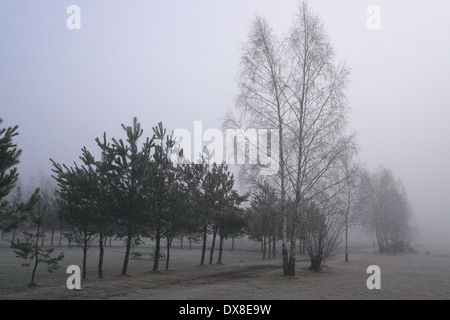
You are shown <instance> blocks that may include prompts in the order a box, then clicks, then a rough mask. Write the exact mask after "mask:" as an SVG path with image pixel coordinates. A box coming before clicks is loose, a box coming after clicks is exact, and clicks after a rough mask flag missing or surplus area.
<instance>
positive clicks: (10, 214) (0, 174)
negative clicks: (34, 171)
mask: <svg viewBox="0 0 450 320" xmlns="http://www.w3.org/2000/svg"><path fill="white" fill-rule="evenodd" d="M2 122H3V120H2V119H0V124H1V123H2ZM18 128H19V127H18V126H17V125H16V126H14V127H8V128H1V129H0V231H2V230H6V231H8V230H11V229H16V228H17V227H18V224H19V223H20V222H21V221H23V213H26V212H30V211H31V210H32V208H33V206H34V204H35V203H36V201H37V197H38V193H39V189H36V191H35V192H34V193H33V195H32V196H31V197H30V199H29V200H28V201H27V202H21V201H19V202H17V203H16V204H15V205H12V204H11V203H10V202H9V201H8V200H6V197H7V196H8V195H9V193H10V192H11V191H12V189H13V188H14V186H15V185H16V183H17V180H18V179H19V173H18V172H17V167H15V166H16V165H17V164H18V163H19V157H20V155H21V154H22V150H21V149H18V148H17V144H15V143H13V138H14V137H16V136H17V135H18V134H19V133H18V131H17V130H18Z"/></svg>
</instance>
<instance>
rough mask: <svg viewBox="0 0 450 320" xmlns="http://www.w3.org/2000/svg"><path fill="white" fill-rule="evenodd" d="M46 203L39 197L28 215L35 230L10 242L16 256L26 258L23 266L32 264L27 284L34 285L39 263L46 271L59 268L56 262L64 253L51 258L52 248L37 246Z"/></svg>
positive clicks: (41, 233) (41, 234)
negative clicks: (22, 239)
mask: <svg viewBox="0 0 450 320" xmlns="http://www.w3.org/2000/svg"><path fill="white" fill-rule="evenodd" d="M46 211H47V208H46V205H45V204H44V203H43V201H42V197H40V198H39V199H38V201H37V204H36V209H35V210H34V211H32V212H31V213H30V215H29V218H30V222H32V223H33V224H34V225H35V227H36V231H35V232H34V233H33V232H24V235H25V240H24V241H21V240H15V241H13V242H11V248H12V249H14V252H15V253H16V257H17V258H22V259H25V260H27V261H28V262H25V263H23V264H22V266H24V267H29V266H30V265H32V264H33V270H32V273H31V282H30V284H29V286H30V287H31V286H35V285H36V283H35V281H34V279H35V275H36V269H37V267H38V265H39V263H44V264H46V265H47V271H48V272H50V273H52V272H53V271H54V270H56V269H58V268H59V265H58V263H59V262H60V261H61V260H62V259H63V258H64V254H63V253H62V252H61V253H60V254H59V255H58V256H57V257H56V258H52V257H51V254H52V253H53V252H54V250H55V249H54V248H49V249H43V248H42V246H39V240H40V238H42V237H44V234H43V232H42V228H43V224H44V220H45V215H46Z"/></svg>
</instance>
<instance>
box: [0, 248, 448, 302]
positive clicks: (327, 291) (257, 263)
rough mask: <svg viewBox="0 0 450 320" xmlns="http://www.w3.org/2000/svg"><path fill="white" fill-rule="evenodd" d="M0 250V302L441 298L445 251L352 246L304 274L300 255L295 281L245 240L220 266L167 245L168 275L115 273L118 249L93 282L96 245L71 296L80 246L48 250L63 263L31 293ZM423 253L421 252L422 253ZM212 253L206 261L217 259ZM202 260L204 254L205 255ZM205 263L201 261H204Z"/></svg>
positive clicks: (22, 272) (136, 263)
mask: <svg viewBox="0 0 450 320" xmlns="http://www.w3.org/2000/svg"><path fill="white" fill-rule="evenodd" d="M6 245H7V244H5V243H3V246H2V247H0V261H1V264H0V299H169V300H171V299H174V300H180V299H224V300H229V299H233V300H235V299H281V300H288V299H449V298H450V254H449V252H448V250H447V251H446V248H445V247H440V248H435V247H429V246H427V247H419V248H418V252H417V253H414V254H403V255H379V254H374V253H373V249H371V248H368V247H357V246H353V249H352V250H351V254H350V262H349V263H344V262H343V260H344V257H343V255H342V254H341V253H339V254H337V255H336V256H335V257H333V258H332V259H331V260H330V261H329V262H328V264H327V267H326V268H325V269H324V270H323V272H322V273H314V272H311V271H310V270H309V269H308V266H309V263H308V259H307V257H306V256H298V262H297V276H296V277H295V278H286V277H283V276H282V271H281V259H280V258H276V259H267V260H262V259H261V255H260V253H258V252H256V251H254V250H250V249H252V248H257V245H256V246H255V245H254V244H252V243H248V244H247V245H246V247H245V250H243V251H241V250H240V243H238V242H237V243H236V249H235V250H234V251H230V250H226V251H225V252H224V257H223V261H224V264H223V265H217V264H212V265H208V264H207V265H205V266H200V265H199V262H200V254H201V251H200V249H199V248H198V247H195V248H194V249H192V250H189V249H187V248H185V249H182V250H181V249H179V248H174V249H172V251H171V264H170V270H169V271H164V266H165V265H164V261H162V262H161V265H160V270H161V271H160V272H157V273H155V272H152V271H151V268H152V263H153V262H152V261H150V260H148V259H147V260H144V259H143V260H138V259H131V260H130V264H129V267H128V274H129V276H126V277H123V276H120V272H121V268H122V262H123V253H124V250H125V249H124V247H123V246H121V244H120V243H118V244H117V243H116V245H115V246H113V247H107V248H106V252H105V262H104V279H97V278H96V277H97V274H96V268H97V259H98V248H92V249H91V251H90V254H89V257H88V274H87V275H88V276H87V279H86V280H83V281H82V288H81V290H79V291H74V290H68V289H67V288H66V279H67V277H68V276H69V275H68V274H66V273H65V272H66V268H67V266H68V265H70V264H77V265H81V258H82V253H81V249H77V248H73V249H68V248H67V247H64V248H56V250H55V253H59V251H61V250H62V251H64V254H65V255H66V258H65V259H64V261H63V263H62V265H61V268H60V269H59V270H57V271H56V272H55V273H53V274H48V273H47V272H46V270H45V269H44V268H40V269H39V270H38V274H37V275H36V282H37V283H38V284H39V285H40V286H39V287H36V288H31V289H30V288H28V287H26V284H27V283H28V282H29V274H30V272H31V270H29V269H27V268H24V267H22V266H20V264H21V261H20V260H19V259H17V258H15V256H14V253H13V252H12V250H11V249H10V248H8V247H7V246H6ZM427 252H428V254H427ZM217 254H218V252H216V253H215V258H214V262H215V261H216V260H217ZM207 258H209V252H207ZM206 262H208V259H207V261H206ZM369 265H378V266H379V267H380V268H381V289H380V290H369V289H367V286H366V280H367V278H368V277H369V274H367V273H366V270H367V267H368V266H369Z"/></svg>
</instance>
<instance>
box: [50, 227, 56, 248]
mask: <svg viewBox="0 0 450 320" xmlns="http://www.w3.org/2000/svg"><path fill="white" fill-rule="evenodd" d="M54 237H55V229H52V239H51V241H50V247H53V238H54Z"/></svg>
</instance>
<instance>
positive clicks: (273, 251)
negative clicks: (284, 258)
mask: <svg viewBox="0 0 450 320" xmlns="http://www.w3.org/2000/svg"><path fill="white" fill-rule="evenodd" d="M272 241H273V249H272V257H274V258H276V255H275V252H276V248H275V243H276V242H277V239H276V238H275V237H273V238H272Z"/></svg>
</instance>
